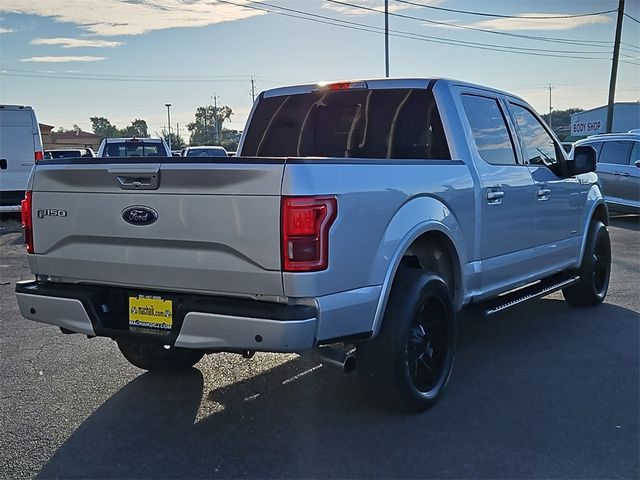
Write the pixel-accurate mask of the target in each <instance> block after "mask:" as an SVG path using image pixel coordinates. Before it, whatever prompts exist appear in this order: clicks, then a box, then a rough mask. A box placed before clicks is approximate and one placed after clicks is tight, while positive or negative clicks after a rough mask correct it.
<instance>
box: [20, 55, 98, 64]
mask: <svg viewBox="0 0 640 480" xmlns="http://www.w3.org/2000/svg"><path fill="white" fill-rule="evenodd" d="M105 59H106V57H91V56H80V57H74V56H64V55H63V56H59V57H53V56H51V57H30V58H21V59H20V61H21V62H42V63H65V62H99V61H100V60H105Z"/></svg>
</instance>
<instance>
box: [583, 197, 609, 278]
mask: <svg viewBox="0 0 640 480" xmlns="http://www.w3.org/2000/svg"><path fill="white" fill-rule="evenodd" d="M585 212H586V213H585V216H584V217H583V218H584V223H583V225H582V245H581V246H580V258H579V259H578V266H579V265H581V264H582V259H583V257H584V252H585V249H586V248H587V240H588V238H589V227H590V226H591V224H592V223H593V221H594V220H599V221H601V222H602V223H604V224H605V225H607V226H608V225H609V209H608V208H607V204H606V203H605V201H604V198H603V196H602V192H601V191H600V188H598V187H597V186H596V185H594V186H592V188H591V189H590V190H589V193H588V194H587V202H586V205H585Z"/></svg>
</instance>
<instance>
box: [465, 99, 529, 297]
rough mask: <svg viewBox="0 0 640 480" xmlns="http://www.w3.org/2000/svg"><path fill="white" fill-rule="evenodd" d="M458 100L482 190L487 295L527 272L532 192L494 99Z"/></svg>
mask: <svg viewBox="0 0 640 480" xmlns="http://www.w3.org/2000/svg"><path fill="white" fill-rule="evenodd" d="M461 98H462V105H463V108H464V111H465V113H466V117H467V120H468V122H469V126H470V127H471V132H472V137H473V139H472V140H471V142H470V143H471V144H470V149H471V151H472V152H473V153H474V157H475V158H474V163H475V165H476V168H477V171H478V174H479V176H480V183H481V185H482V189H481V192H480V198H478V197H476V200H477V201H478V202H479V206H478V207H477V210H476V212H477V213H479V214H480V216H479V217H477V221H478V225H476V232H477V237H478V238H479V239H480V256H481V258H482V264H483V276H482V286H483V290H484V293H485V294H491V293H495V292H496V291H503V290H504V289H505V288H508V287H511V286H514V283H519V282H521V280H522V279H523V278H524V277H526V276H527V275H528V274H529V273H530V271H531V268H532V250H531V248H532V247H533V246H534V243H533V242H534V231H535V210H534V207H535V189H534V184H533V179H532V177H531V173H530V172H529V169H528V168H527V166H526V165H522V164H519V163H518V161H517V155H516V144H515V142H514V139H513V138H512V135H511V129H510V128H509V125H510V122H509V120H508V117H507V115H505V111H504V110H503V107H502V105H501V102H500V101H499V100H498V98H496V97H492V96H490V95H487V96H484V95H482V94H480V95H479V94H476V93H475V92H474V93H463V94H462V97H461ZM478 210H479V211H478Z"/></svg>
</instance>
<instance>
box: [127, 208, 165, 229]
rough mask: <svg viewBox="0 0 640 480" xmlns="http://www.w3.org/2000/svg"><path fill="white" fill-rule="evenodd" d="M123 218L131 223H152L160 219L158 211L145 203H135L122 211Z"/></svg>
mask: <svg viewBox="0 0 640 480" xmlns="http://www.w3.org/2000/svg"><path fill="white" fill-rule="evenodd" d="M122 219H123V220H124V221H125V222H127V223H130V224H131V225H143V226H144V225H151V224H152V223H154V222H155V221H156V220H158V212H156V211H155V210H154V209H153V208H149V207H145V206H143V205H133V206H131V207H127V208H125V209H124V210H123V211H122Z"/></svg>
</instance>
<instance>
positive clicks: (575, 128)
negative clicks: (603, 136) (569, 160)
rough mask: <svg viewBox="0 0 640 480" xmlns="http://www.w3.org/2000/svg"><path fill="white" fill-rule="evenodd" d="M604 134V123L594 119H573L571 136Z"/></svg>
mask: <svg viewBox="0 0 640 480" xmlns="http://www.w3.org/2000/svg"><path fill="white" fill-rule="evenodd" d="M596 133H604V122H602V121H600V120H597V119H593V120H586V119H580V118H577V119H571V135H594V134H596Z"/></svg>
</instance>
